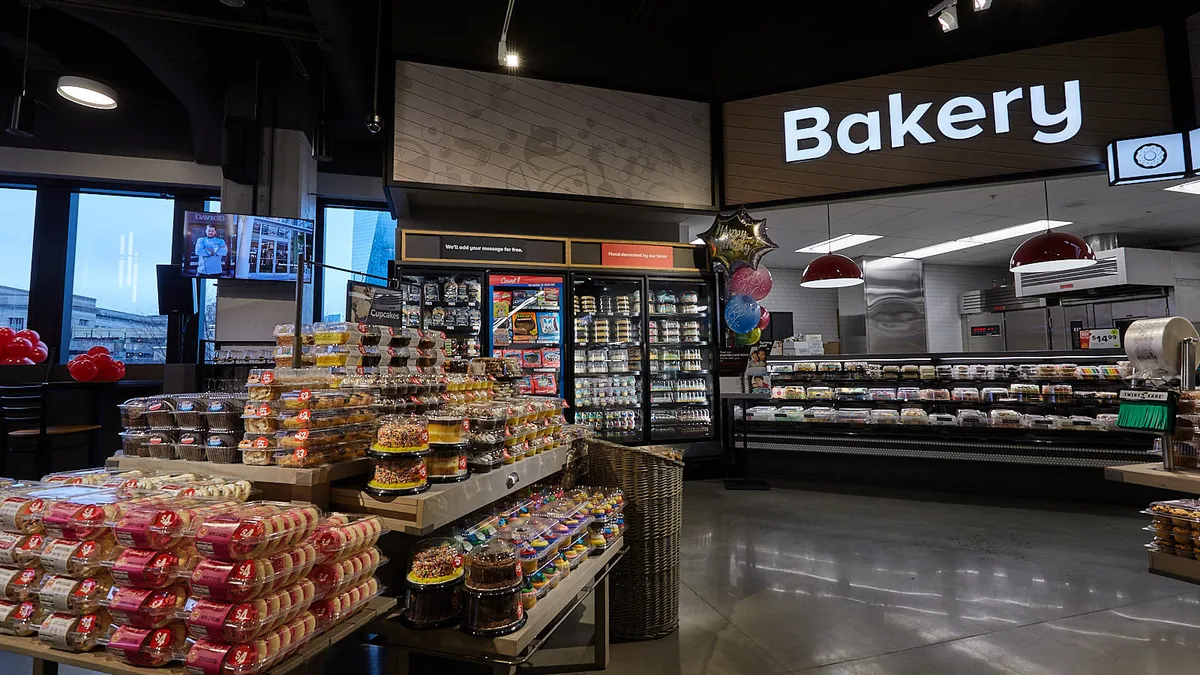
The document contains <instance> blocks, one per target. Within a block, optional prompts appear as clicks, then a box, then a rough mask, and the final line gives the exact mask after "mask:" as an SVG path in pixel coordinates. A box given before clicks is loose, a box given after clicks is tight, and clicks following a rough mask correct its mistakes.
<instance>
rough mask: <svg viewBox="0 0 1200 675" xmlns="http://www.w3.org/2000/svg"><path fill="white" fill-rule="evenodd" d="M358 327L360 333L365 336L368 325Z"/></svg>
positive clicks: (363, 324) (360, 324)
mask: <svg viewBox="0 0 1200 675" xmlns="http://www.w3.org/2000/svg"><path fill="white" fill-rule="evenodd" d="M357 327H358V332H360V333H363V334H365V333H366V332H367V324H365V323H359V324H358V326H357Z"/></svg>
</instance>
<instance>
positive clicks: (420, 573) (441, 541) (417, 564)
mask: <svg viewBox="0 0 1200 675" xmlns="http://www.w3.org/2000/svg"><path fill="white" fill-rule="evenodd" d="M463 563H464V553H463V547H462V545H461V544H459V543H458V542H457V541H455V540H454V539H451V538H448V537H433V538H430V539H422V540H421V541H419V542H417V544H416V546H415V547H414V549H413V555H412V562H411V564H410V566H409V571H408V576H407V577H406V580H407V581H408V583H410V584H413V585H415V586H422V587H423V586H439V585H442V584H446V583H449V582H453V581H457V580H459V579H461V578H462V576H463V573H464V572H463Z"/></svg>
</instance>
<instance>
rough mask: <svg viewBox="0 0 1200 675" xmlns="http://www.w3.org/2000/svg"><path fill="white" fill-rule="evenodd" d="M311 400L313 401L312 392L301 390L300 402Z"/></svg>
mask: <svg viewBox="0 0 1200 675" xmlns="http://www.w3.org/2000/svg"><path fill="white" fill-rule="evenodd" d="M311 399H312V391H311V390H308V389H301V390H300V400H301V401H309V400H311Z"/></svg>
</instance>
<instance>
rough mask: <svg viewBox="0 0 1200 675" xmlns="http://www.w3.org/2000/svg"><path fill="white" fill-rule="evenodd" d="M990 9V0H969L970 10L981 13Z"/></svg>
mask: <svg viewBox="0 0 1200 675" xmlns="http://www.w3.org/2000/svg"><path fill="white" fill-rule="evenodd" d="M991 8H992V0H971V9H973V10H975V11H976V12H982V11H984V10H986V9H991Z"/></svg>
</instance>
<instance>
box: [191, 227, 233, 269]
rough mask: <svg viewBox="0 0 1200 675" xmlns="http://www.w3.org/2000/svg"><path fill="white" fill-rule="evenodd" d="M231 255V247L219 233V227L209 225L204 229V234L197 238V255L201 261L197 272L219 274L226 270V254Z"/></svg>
mask: <svg viewBox="0 0 1200 675" xmlns="http://www.w3.org/2000/svg"><path fill="white" fill-rule="evenodd" d="M227 255H229V247H228V246H226V245H225V240H224V239H222V238H221V237H220V236H219V235H218V234H217V228H215V227H213V226H212V225H209V226H208V227H207V228H205V230H204V236H203V237H200V238H199V239H197V240H196V257H197V258H199V259H200V262H199V263H198V264H197V266H196V273H197V274H213V275H219V274H221V273H222V272H224V271H225V256H227Z"/></svg>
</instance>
